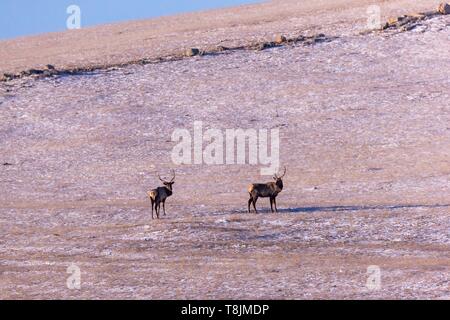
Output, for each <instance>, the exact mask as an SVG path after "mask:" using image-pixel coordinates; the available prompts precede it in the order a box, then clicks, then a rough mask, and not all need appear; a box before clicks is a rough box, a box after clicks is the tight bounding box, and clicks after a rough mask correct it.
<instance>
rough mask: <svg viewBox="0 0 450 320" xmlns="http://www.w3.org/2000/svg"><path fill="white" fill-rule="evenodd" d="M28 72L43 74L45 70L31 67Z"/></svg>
mask: <svg viewBox="0 0 450 320" xmlns="http://www.w3.org/2000/svg"><path fill="white" fill-rule="evenodd" d="M27 72H28V74H30V75H32V74H43V73H44V71H43V70H39V69H30V70H28V71H27Z"/></svg>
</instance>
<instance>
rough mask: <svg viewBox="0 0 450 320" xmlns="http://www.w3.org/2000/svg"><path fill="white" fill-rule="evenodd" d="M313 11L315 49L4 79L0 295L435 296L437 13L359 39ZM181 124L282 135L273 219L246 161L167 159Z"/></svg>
mask: <svg viewBox="0 0 450 320" xmlns="http://www.w3.org/2000/svg"><path fill="white" fill-rule="evenodd" d="M398 2H400V1H392V2H387V3H386V6H390V5H392V6H394V4H396V3H398ZM287 3H288V2H286V6H287V5H288V4H287ZM314 3H317V5H319V3H321V2H320V1H316V2H314ZM336 3H339V2H336ZM347 3H348V4H349V6H350V4H351V3H353V2H349V1H347ZM361 3H364V1H361ZM421 3H422V2H421V1H418V2H417V6H420V5H421ZM423 3H428V4H429V3H430V1H423ZM433 3H434V2H433ZM311 6H314V5H311ZM393 8H394V9H392V10H394V11H396V10H397V11H401V10H400V9H398V8H397V9H396V8H395V7H393ZM428 8H430V7H428ZM431 8H434V6H431ZM235 10H237V9H235ZM293 10H294V9H293ZM299 10H300V9H299ZM355 10H356V9H355ZM358 10H362V12H365V10H364V8H363V5H361V8H360V9H358ZM225 12H226V11H225ZM242 12H245V10H244V11H242ZM318 12H321V11H320V10H319V11H318ZM326 12H327V14H325V13H324V16H326V17H327V19H328V20H327V21H329V22H328V26H329V27H330V28H333V26H334V24H333V23H332V21H333V20H335V21H336V22H337V25H338V26H339V27H341V28H342V32H340V33H335V34H334V35H335V36H337V38H336V39H334V40H333V41H330V42H325V43H320V44H315V45H310V46H308V45H304V44H302V43H299V44H297V45H293V46H283V47H277V48H272V49H267V50H263V51H248V50H237V51H230V52H226V53H223V54H219V55H207V56H203V57H194V58H190V59H183V60H180V61H173V62H167V63H158V64H149V65H145V66H140V65H130V66H128V67H125V68H115V69H110V70H101V71H97V72H93V73H82V74H79V75H75V76H63V77H50V78H45V79H40V80H33V79H27V78H24V79H20V80H13V81H10V82H8V83H2V84H0V91H1V96H0V110H1V112H0V150H1V154H0V164H1V166H0V190H1V192H0V232H1V235H2V237H1V238H0V298H2V299H7V298H12V299H19V298H32V299H38V298H45V299H61V298H62V299H75V298H82V299H91V298H94V299H95V298H106V299H112V298H125V299H166V298H168V299H174V298H204V299H208V298H218V299H240V298H255V299H258V298H267V299H351V298H361V299H374V298H383V299H391V298H392V299H409V298H412V299H419V298H425V299H449V298H450V282H449V276H450V236H449V230H450V106H449V96H450V56H449V52H450V43H449V39H450V38H449V37H450V16H440V17H435V18H433V19H430V20H427V21H425V22H423V23H422V25H421V26H418V27H416V28H415V29H413V30H412V31H408V32H398V31H397V30H392V31H388V32H384V33H377V32H376V33H371V34H366V35H359V34H358V28H357V27H356V26H352V27H348V28H347V27H346V23H347V22H345V21H344V22H342V25H340V20H339V18H338V17H339V14H341V13H342V12H346V11H345V10H343V11H342V12H341V11H339V13H336V15H334V16H333V15H330V13H329V11H326ZM224 14H225V13H224ZM243 14H244V13H243ZM342 14H344V13H342ZM206 16H208V14H206ZM230 19H231V18H230ZM292 19H294V18H292ZM294 20H295V19H294ZM358 20H361V21H362V20H364V16H363V18H361V19H358ZM287 21H288V22H286V29H287V30H289V28H290V22H289V21H291V20H289V19H288V20H287ZM142 23H143V24H144V23H145V22H142ZM148 23H155V22H148ZM278 23H280V26H281V25H282V21H281V20H280V21H278ZM348 23H350V22H348ZM270 24H271V22H267V29H264V28H265V26H266V24H260V25H259V24H256V26H259V27H260V28H261V30H263V29H264V30H271V31H270V34H272V33H274V32H275V29H273V26H271V25H270ZM318 24H319V22H318ZM325 25H326V24H325ZM256 26H255V28H256V29H258V28H259V27H256ZM102 28H103V27H102ZM102 28H100V29H99V30H103V29H102ZM104 28H107V27H104ZM111 28H116V26H111ZM205 28H206V27H205ZM249 28H250V27H249ZM256 29H255V30H253V29H252V30H250V29H249V30H248V32H249V33H252V34H253V32H255V33H254V34H256V35H257V34H258V33H257V30H256ZM281 29H282V28H281V27H280V28H279V29H277V31H278V30H280V31H282V30H281ZM208 30H209V29H208ZM283 30H284V29H283ZM294 30H296V32H297V34H301V33H303V31H304V30H297V29H295V28H294V24H293V25H292V32H294ZM336 30H340V29H338V27H337V28H336ZM94 31H95V29H91V30H87V31H86V32H94ZM359 31H361V30H359ZM174 32H175V31H174ZM224 32H225V31H224ZM262 32H263V31H262ZM305 32H307V31H305ZM314 32H316V31H314ZM327 34H330V33H327ZM203 35H205V37H206V38H208V37H209V36H210V31H198V33H197V34H196V36H195V37H196V38H197V39H203ZM267 35H269V31H267ZM61 36H62V37H66V36H67V35H65V34H63V35H61ZM256 37H259V36H256ZM33 39H35V38H33ZM33 39H31V40H30V41H31V42H32V41H35V40H33ZM21 41H23V42H24V43H25V42H26V40H18V42H17V43H20V42H21ZM180 41H181V42H180V43H176V42H172V41H169V40H168V41H167V43H169V44H167V46H174V47H175V46H176V47H177V48H181V47H183V46H184V44H185V42H183V41H182V40H180ZM205 41H206V40H205ZM211 43H213V42H211ZM186 44H187V42H186ZM3 49H4V47H2V50H3ZM130 52H131V51H130ZM79 54H81V53H79ZM56 56H57V55H56ZM56 56H55V57H56ZM96 57H97V58H98V56H96ZM59 58H60V59H65V58H64V57H62V56H61V57H59V56H58V58H57V59H59ZM97 58H96V59H97ZM69 60H70V59H69ZM69 60H67V61H69ZM27 61H28V60H27ZM71 61H76V59H75V60H71ZM2 63H4V64H5V66H6V64H7V63H8V62H4V60H2ZM28 63H34V62H32V60H29V61H28V62H26V66H27V67H29V66H30V65H29V64H28ZM45 63H48V62H47V61H46V62H45ZM83 63H84V62H83ZM9 67H12V68H22V67H23V65H21V64H20V63H19V64H16V62H11V64H10V65H9V66H8V68H9ZM2 68H3V67H2ZM5 68H6V67H5ZM197 120H201V121H203V123H204V126H205V128H219V129H226V128H269V129H270V128H280V135H281V149H280V152H281V161H282V164H283V165H286V166H287V168H288V172H287V175H286V179H285V189H284V190H283V192H282V193H281V194H280V195H279V197H278V207H279V209H280V212H279V213H278V214H271V213H268V211H267V208H268V205H269V204H268V200H264V199H262V200H259V202H258V207H259V208H260V209H261V213H260V214H258V215H255V214H248V213H246V205H247V199H248V195H247V193H246V186H247V184H248V183H249V182H252V181H265V180H267V179H269V178H267V177H261V176H260V170H259V169H260V167H259V166H250V165H224V166H206V165H203V166H202V165H185V166H175V165H174V164H173V163H172V162H171V158H170V155H171V151H172V148H173V146H174V145H175V143H174V142H171V141H170V140H171V134H172V132H173V130H174V129H175V128H187V129H190V130H192V126H193V123H194V121H197ZM3 164H10V165H3ZM171 168H174V169H176V171H177V181H176V184H175V186H174V188H175V195H174V196H173V197H172V198H170V199H169V200H168V202H167V211H168V215H167V216H165V217H163V219H161V220H160V221H156V220H155V221H151V216H150V203H149V202H148V201H147V199H146V198H145V191H146V190H147V189H148V188H150V187H151V186H154V185H155V184H158V181H157V179H156V177H155V173H156V171H158V172H160V173H162V174H164V175H168V173H169V171H170V169H171ZM263 209H264V210H263ZM72 263H73V264H76V265H77V266H79V267H80V269H81V276H82V280H81V283H82V284H81V290H69V289H68V288H67V287H66V279H67V277H68V276H69V274H67V273H66V270H67V267H68V266H69V265H70V264H72ZM371 265H376V266H378V267H379V268H380V269H381V288H380V289H379V290H369V289H368V288H367V287H366V281H367V278H368V274H367V268H368V266H371Z"/></svg>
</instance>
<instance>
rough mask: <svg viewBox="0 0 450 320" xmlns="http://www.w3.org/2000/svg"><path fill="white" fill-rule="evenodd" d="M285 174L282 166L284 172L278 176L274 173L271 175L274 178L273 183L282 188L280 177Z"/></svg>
mask: <svg viewBox="0 0 450 320" xmlns="http://www.w3.org/2000/svg"><path fill="white" fill-rule="evenodd" d="M285 175H286V167H284V172H283V174H282V175H281V176H278V175H277V174H276V173H275V174H274V175H273V180H275V183H276V184H277V186H278V187H280V188H281V189H283V180H282V179H283V178H284V176H285Z"/></svg>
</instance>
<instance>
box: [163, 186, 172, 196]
mask: <svg viewBox="0 0 450 320" xmlns="http://www.w3.org/2000/svg"><path fill="white" fill-rule="evenodd" d="M165 188H166V193H167V195H168V196H171V195H172V187H167V186H166V187H165Z"/></svg>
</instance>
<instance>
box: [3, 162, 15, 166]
mask: <svg viewBox="0 0 450 320" xmlns="http://www.w3.org/2000/svg"><path fill="white" fill-rule="evenodd" d="M3 165H4V166H12V165H13V164H12V163H9V162H4V163H3Z"/></svg>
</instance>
